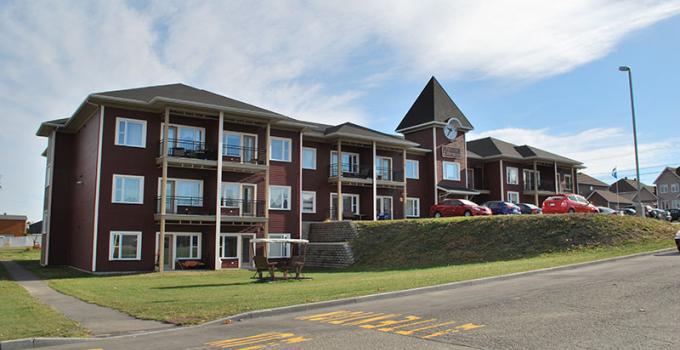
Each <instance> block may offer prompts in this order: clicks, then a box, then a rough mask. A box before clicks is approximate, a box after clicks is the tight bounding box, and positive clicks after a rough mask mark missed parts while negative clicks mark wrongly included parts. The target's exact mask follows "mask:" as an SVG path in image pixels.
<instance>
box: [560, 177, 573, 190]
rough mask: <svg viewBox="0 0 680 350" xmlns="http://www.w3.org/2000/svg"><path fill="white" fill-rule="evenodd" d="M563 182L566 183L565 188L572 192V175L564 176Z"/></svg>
mask: <svg viewBox="0 0 680 350" xmlns="http://www.w3.org/2000/svg"><path fill="white" fill-rule="evenodd" d="M562 182H564V188H565V189H567V190H571V175H565V174H563V175H562Z"/></svg>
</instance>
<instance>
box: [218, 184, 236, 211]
mask: <svg viewBox="0 0 680 350" xmlns="http://www.w3.org/2000/svg"><path fill="white" fill-rule="evenodd" d="M240 194H241V185H240V184H238V183H233V182H223V183H222V208H238V207H239V202H240V201H239V200H240V198H239V197H240Z"/></svg>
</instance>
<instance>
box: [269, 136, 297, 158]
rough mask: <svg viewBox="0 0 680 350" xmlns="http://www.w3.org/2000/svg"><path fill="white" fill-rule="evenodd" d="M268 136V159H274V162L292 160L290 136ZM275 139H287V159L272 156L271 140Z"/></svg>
mask: <svg viewBox="0 0 680 350" xmlns="http://www.w3.org/2000/svg"><path fill="white" fill-rule="evenodd" d="M269 138H270V140H269V160H272V161H275V162H287V163H290V162H292V159H293V140H292V139H291V138H288V137H277V136H270V137H269ZM276 140H279V141H288V159H274V158H273V156H274V153H273V152H272V150H271V148H272V144H273V142H272V141H276Z"/></svg>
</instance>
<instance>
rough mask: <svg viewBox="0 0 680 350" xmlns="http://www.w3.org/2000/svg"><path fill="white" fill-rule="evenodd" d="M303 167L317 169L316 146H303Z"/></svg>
mask: <svg viewBox="0 0 680 350" xmlns="http://www.w3.org/2000/svg"><path fill="white" fill-rule="evenodd" d="M302 168H303V169H311V170H316V148H312V147H302Z"/></svg>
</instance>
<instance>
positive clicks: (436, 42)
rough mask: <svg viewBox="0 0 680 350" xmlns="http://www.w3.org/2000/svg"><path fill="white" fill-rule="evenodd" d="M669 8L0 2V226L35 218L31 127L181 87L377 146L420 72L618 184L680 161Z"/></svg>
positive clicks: (673, 6)
mask: <svg viewBox="0 0 680 350" xmlns="http://www.w3.org/2000/svg"><path fill="white" fill-rule="evenodd" d="M678 14H680V1H607V0H598V1H585V0H584V1H569V2H559V3H553V2H545V1H528V0H527V1H518V2H513V3H512V4H508V3H507V2H503V1H484V2H470V1H419V2H413V1H401V0H398V1H370V2H367V1H343V2H309V1H268V2H267V1H266V2H264V3H263V4H258V6H253V5H252V3H251V2H249V1H229V2H225V1H200V2H199V1H160V0H159V1H135V2H126V1H100V2H86V3H83V2H76V1H59V2H56V1H54V2H51V1H44V2H28V1H0V65H2V67H3V74H2V75H0V110H2V111H3V113H2V115H0V120H1V121H2V124H3V126H4V127H3V128H0V147H2V149H3V150H4V151H2V152H0V176H2V177H1V178H0V184H1V186H2V188H1V189H0V212H7V213H12V214H27V215H28V216H29V218H30V219H31V220H39V219H40V216H41V206H42V196H43V194H42V185H43V181H44V159H43V158H42V157H40V153H41V152H42V150H43V149H44V148H45V140H44V139H41V138H38V137H36V136H35V131H36V130H37V127H38V125H39V123H40V122H42V121H44V120H49V119H56V118H60V117H63V116H68V115H70V114H71V113H72V112H73V110H74V109H75V108H76V107H77V105H78V104H79V103H80V102H81V101H82V100H83V99H84V98H85V96H86V95H87V94H89V93H92V92H96V91H106V90H114V89H124V88H131V87H138V86H146V85H156V84H165V83H172V82H184V83H187V84H190V85H194V86H196V87H200V88H204V89H208V90H211V91H215V92H217V93H221V94H224V95H227V96H230V97H233V98H236V99H240V100H243V101H245V102H249V103H252V104H255V105H259V106H261V107H265V108H269V109H272V110H275V111H277V112H280V113H284V114H287V115H290V116H292V117H295V118H299V119H305V120H313V121H319V122H327V123H339V122H344V121H353V122H357V123H361V124H364V125H367V126H370V127H373V128H376V129H379V130H382V131H387V132H391V131H393V130H394V127H395V126H396V125H397V124H398V122H399V120H400V118H401V117H402V116H403V115H404V113H405V112H406V111H407V110H408V108H409V107H410V105H411V103H412V102H413V100H414V99H415V98H416V96H417V95H418V93H419V92H420V90H421V89H422V87H423V86H424V85H425V83H426V82H427V80H428V79H429V78H430V76H432V75H434V76H436V77H437V79H438V80H439V81H440V82H441V83H442V85H443V86H444V87H445V88H446V89H447V91H448V92H449V94H450V95H451V96H452V98H453V99H454V101H455V102H456V103H457V104H458V105H459V107H460V108H461V109H462V110H463V112H464V113H465V114H466V115H467V116H468V118H469V119H470V120H471V121H472V123H473V124H474V126H475V130H474V131H472V132H471V133H470V135H468V136H469V138H476V137H483V136H496V137H498V138H501V139H504V140H507V141H510V142H515V143H520V144H524V143H526V144H531V145H534V146H537V147H541V148H544V149H547V150H549V151H552V152H555V153H559V154H563V155H566V156H570V157H572V158H575V159H578V160H581V161H583V162H584V163H585V165H586V166H587V167H588V170H587V171H588V172H590V173H591V174H594V175H596V176H597V177H599V178H601V179H603V180H606V181H611V177H609V176H608V173H609V171H610V170H611V168H613V167H614V166H617V167H618V168H619V169H621V171H620V173H621V174H622V175H628V176H632V175H633V172H632V171H630V170H629V169H632V168H633V166H634V163H633V157H632V136H631V122H630V109H629V104H628V90H627V80H626V76H625V74H623V73H621V72H619V71H618V70H617V67H618V66H619V65H622V64H625V65H630V66H631V67H632V68H633V73H634V79H635V88H636V90H635V93H636V104H637V113H638V131H639V138H640V149H641V157H640V162H641V166H642V167H643V169H642V173H643V174H644V175H643V176H642V179H643V180H644V181H647V182H651V181H653V179H654V177H655V175H656V173H657V172H658V171H659V170H660V165H674V166H678V165H680V136H679V135H678V133H677V129H678V128H677V127H676V126H674V123H675V125H677V123H678V121H680V115H679V113H680V98H679V97H680V96H678V94H679V93H678V91H680V90H679V89H678V81H680V79H678V78H679V77H680V65H679V64H678V62H680V40H677V38H679V37H680V17H679V16H678Z"/></svg>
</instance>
